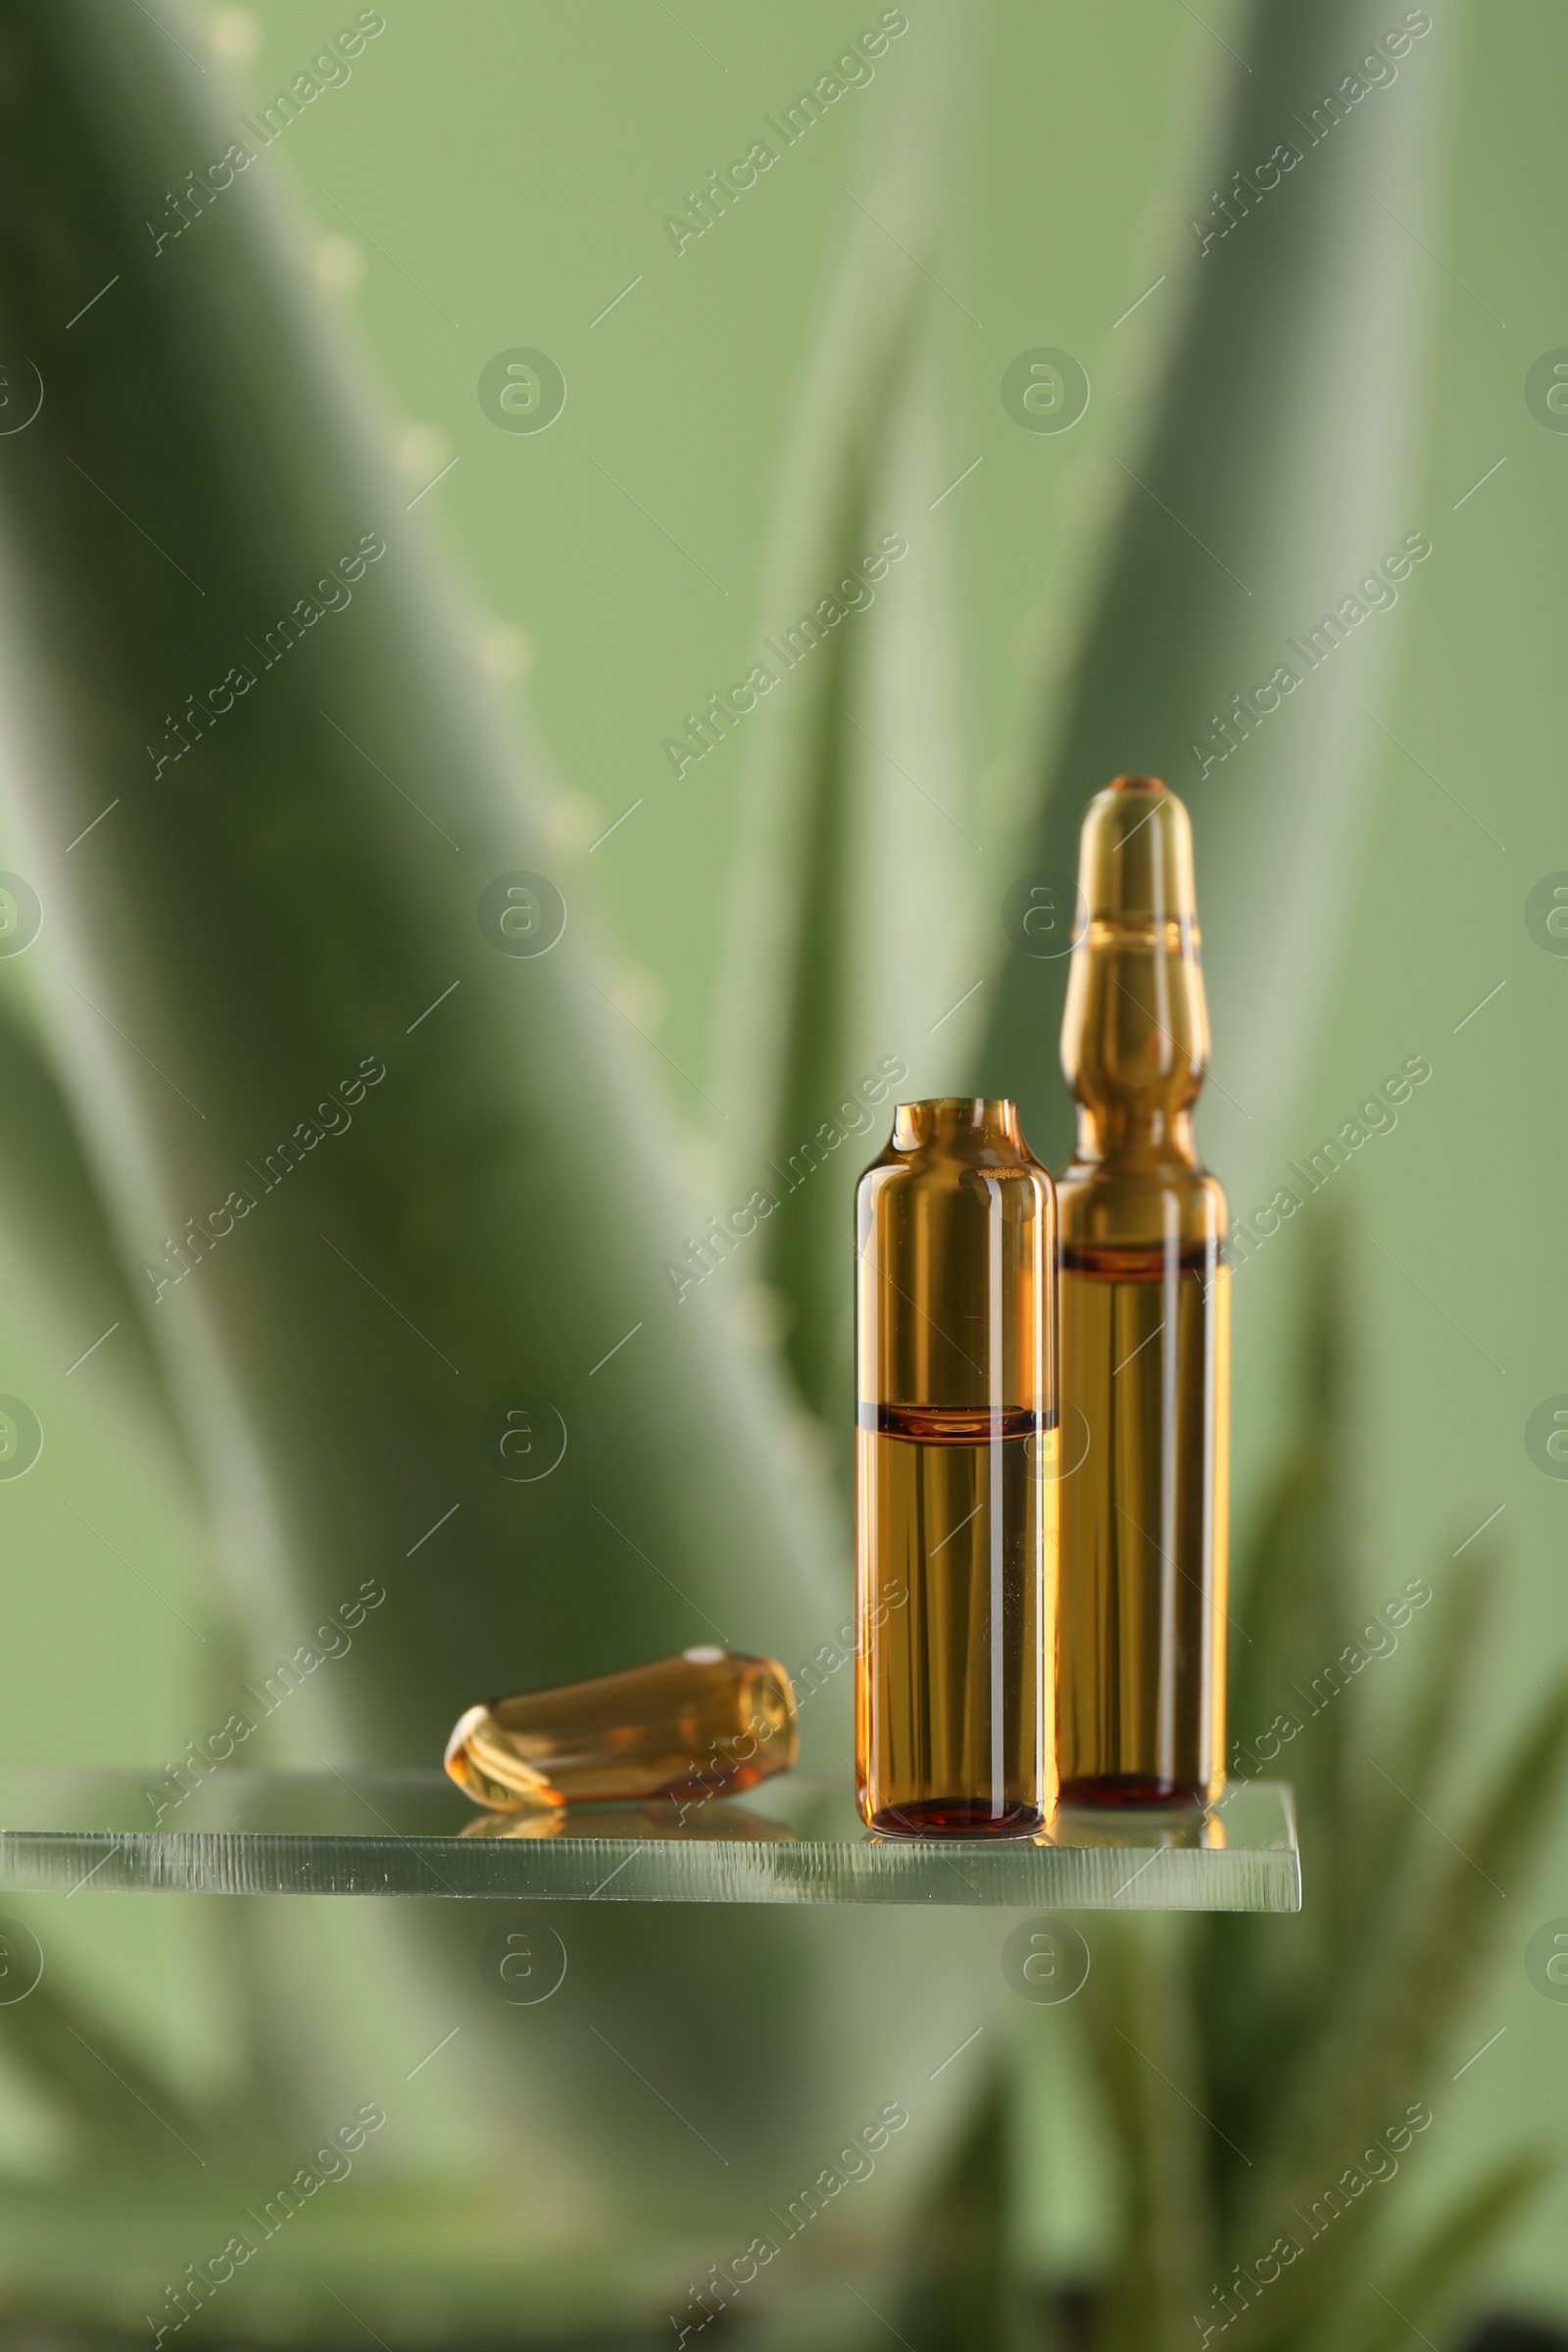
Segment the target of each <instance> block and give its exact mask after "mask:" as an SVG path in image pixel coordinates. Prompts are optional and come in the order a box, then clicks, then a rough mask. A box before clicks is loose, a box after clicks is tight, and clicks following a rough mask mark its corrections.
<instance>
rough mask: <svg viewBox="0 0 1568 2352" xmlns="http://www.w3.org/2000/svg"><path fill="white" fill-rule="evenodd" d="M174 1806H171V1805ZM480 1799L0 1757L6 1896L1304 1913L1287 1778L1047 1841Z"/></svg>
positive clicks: (778, 1792) (417, 1779) (1071, 1828)
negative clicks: (184, 1791)
mask: <svg viewBox="0 0 1568 2352" xmlns="http://www.w3.org/2000/svg"><path fill="white" fill-rule="evenodd" d="M160 1807H162V1811H161V1812H160V1811H159V1808H160ZM557 1818H558V1819H559V1822H560V1826H559V1827H557V1826H556V1822H555V1820H552V1821H550V1822H548V1823H545V1822H541V1821H540V1820H539V1818H538V1817H537V1816H528V1817H522V1816H518V1815H515V1814H499V1813H481V1812H479V1811H478V1810H477V1809H476V1808H475V1807H474V1806H472V1805H471V1804H469V1802H468V1801H467V1799H466V1797H464V1796H463V1795H462V1794H461V1793H460V1791H459V1790H458V1789H455V1788H454V1787H453V1785H452V1783H451V1782H450V1781H449V1780H447V1779H446V1777H445V1775H444V1774H441V1773H433V1772H432V1773H422V1772H368V1771H366V1772H361V1771H355V1772H344V1773H338V1772H322V1773H285V1772H250V1771H228V1770H220V1771H216V1772H214V1773H213V1774H212V1775H211V1777H210V1778H209V1779H207V1780H206V1781H204V1782H203V1783H201V1784H200V1785H199V1786H198V1787H197V1788H195V1789H192V1790H191V1792H190V1793H189V1794H188V1795H186V1796H184V1797H182V1798H180V1797H178V1795H177V1790H175V1789H172V1788H171V1786H170V1785H169V1784H168V1783H167V1782H160V1781H157V1780H155V1779H154V1778H153V1777H152V1776H149V1777H148V1778H147V1779H143V1778H142V1776H140V1775H138V1774H136V1773H131V1772H81V1771H75V1770H63V1769H44V1768H34V1769H25V1770H9V1771H0V1823H3V1824H4V1825H5V1826H4V1827H3V1828H0V1890H4V1891H7V1892H11V1893H23V1892H34V1891H39V1890H44V1889H52V1890H56V1891H65V1892H72V1891H74V1890H75V1889H77V1888H78V1887H93V1888H95V1889H102V1888H115V1889H119V1890H122V1891H124V1890H134V1891H137V1892H153V1893H169V1894H398V1895H411V1894H412V1895H458V1896H464V1897H467V1898H469V1899H473V1898H478V1897H486V1896H487V1897H490V1898H492V1899H493V1898H497V1897H504V1898H507V1899H510V1900H513V1901H517V1900H526V1901H530V1902H535V1901H600V1902H607V1903H937V1904H965V1903H968V1904H974V1903H979V1904H991V1905H1001V1906H1006V1907H1009V1908H1013V1909H1019V1910H1127V1911H1298V1910H1299V1908H1300V1902H1301V1882H1300V1866H1299V1855H1298V1852H1297V1845H1296V1817H1295V1811H1294V1808H1293V1805H1292V1801H1291V1791H1290V1789H1289V1787H1288V1786H1287V1785H1286V1784H1285V1783H1284V1782H1282V1781H1252V1782H1247V1783H1240V1784H1236V1785H1234V1786H1233V1787H1231V1788H1230V1789H1227V1791H1226V1793H1225V1795H1224V1796H1223V1797H1222V1798H1221V1799H1220V1801H1219V1802H1218V1803H1217V1804H1215V1805H1212V1806H1210V1807H1209V1808H1208V1809H1207V1811H1206V1812H1205V1811H1202V1810H1201V1809H1198V1808H1194V1809H1193V1810H1192V1811H1190V1812H1188V1811H1181V1812H1175V1813H1173V1812H1171V1811H1169V1810H1167V1811H1163V1812H1159V1811H1150V1812H1142V1813H1133V1812H1130V1811H1129V1812H1123V1813H1119V1814H1117V1815H1114V1816H1111V1817H1107V1816H1105V1815H1103V1814H1090V1813H1086V1812H1068V1811H1065V1810H1064V1811H1063V1812H1062V1813H1061V1814H1060V1815H1059V1816H1058V1818H1057V1820H1056V1822H1055V1824H1054V1827H1053V1828H1052V1830H1051V1831H1050V1833H1049V1834H1048V1835H1047V1836H1046V1837H1044V1838H1038V1839H1028V1838H1025V1839H1008V1840H1006V1841H1005V1842H1003V1843H998V1844H995V1845H991V1844H984V1843H979V1842H976V1841H973V1840H960V1839H942V1840H936V1839H927V1838H919V1839H894V1838H872V1837H870V1836H869V1835H868V1833H867V1832H866V1831H865V1829H864V1828H863V1827H862V1826H861V1824H860V1821H859V1819H858V1815H857V1814H856V1811H855V1805H854V1799H853V1796H852V1794H851V1792H850V1790H849V1789H848V1787H847V1786H839V1785H836V1784H832V1783H827V1782H821V1781H809V1780H805V1779H799V1778H795V1777H785V1778H782V1779H779V1780H776V1781H772V1782H769V1783H768V1784H767V1785H766V1787H764V1788H762V1789H757V1790H755V1791H754V1792H753V1793H752V1794H751V1795H750V1796H749V1797H748V1798H746V1799H745V1800H744V1802H738V1801H736V1800H734V1799H729V1800H726V1801H723V1802H710V1803H707V1804H702V1805H698V1806H696V1807H692V1808H689V1809H688V1811H687V1813H686V1818H685V1820H684V1821H682V1820H681V1819H680V1810H679V1808H678V1807H677V1806H676V1804H675V1803H674V1802H673V1800H671V1799H669V1798H663V1799H661V1800H660V1801H658V1802H657V1803H655V1804H652V1805H647V1806H635V1807H631V1806H609V1805H593V1806H576V1807H573V1808H572V1809H571V1811H570V1812H569V1813H568V1814H565V1815H564V1816H560V1817H557Z"/></svg>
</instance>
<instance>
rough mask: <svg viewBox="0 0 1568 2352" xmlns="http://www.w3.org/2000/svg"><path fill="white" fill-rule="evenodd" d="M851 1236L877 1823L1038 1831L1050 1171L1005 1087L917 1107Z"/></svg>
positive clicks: (862, 1683) (942, 1833)
mask: <svg viewBox="0 0 1568 2352" xmlns="http://www.w3.org/2000/svg"><path fill="white" fill-rule="evenodd" d="M856 1229H857V1230H856V1240H857V1255H858V1269H857V1296H856V1310H857V1311H856V1358H857V1405H856V1420H857V1432H856V1529H857V1555H858V1556H857V1578H858V1655H857V1662H856V1782H857V1794H858V1799H859V1806H860V1812H861V1816H862V1818H863V1819H864V1820H865V1821H866V1822H867V1823H868V1824H869V1826H870V1827H871V1828H872V1829H873V1830H879V1831H883V1832H887V1833H891V1834H894V1835H899V1834H902V1835H905V1836H909V1835H926V1836H931V1837H944V1838H976V1837H996V1836H1002V1837H1020V1836H1028V1835H1031V1834H1033V1833H1035V1832H1037V1831H1039V1830H1040V1829H1042V1828H1043V1827H1044V1826H1045V1825H1046V1823H1047V1822H1048V1821H1049V1820H1050V1818H1051V1816H1052V1813H1053V1812H1054V1807H1055V1775H1054V1744H1053V1725H1052V1721H1051V1701H1052V1686H1053V1673H1052V1664H1053V1660H1052V1652H1053V1646H1054V1605H1053V1604H1054V1584H1055V1565H1056V1521H1055V1496H1056V1486H1055V1479H1054V1466H1055V1446H1056V1413H1055V1394H1054V1390H1055V1380H1054V1347H1053V1343H1054V1331H1053V1313H1052V1265H1053V1253H1054V1240H1055V1213H1054V1200H1053V1194H1052V1184H1051V1178H1050V1177H1049V1175H1048V1174H1047V1173H1046V1170H1045V1169H1044V1168H1043V1167H1042V1166H1041V1165H1040V1163H1039V1162H1038V1160H1036V1159H1035V1158H1034V1157H1033V1156H1032V1155H1031V1153H1030V1152H1029V1149H1028V1146H1027V1145H1026V1144H1025V1143H1024V1140H1023V1137H1022V1136H1021V1134H1020V1133H1019V1131H1018V1113H1017V1110H1016V1108H1015V1107H1014V1105H1013V1104H1012V1103H1006V1102H989V1101H980V1100H977V1099H972V1098H969V1097H962V1098H957V1099H944V1100H942V1101H938V1102H929V1103H900V1105H899V1107H898V1110H897V1113H896V1115H895V1118H894V1124H893V1138H892V1141H891V1142H890V1144H889V1145H888V1148H887V1150H886V1151H885V1152H883V1154H882V1156H881V1158H880V1159H878V1160H877V1161H875V1163H874V1164H873V1165H872V1166H871V1167H869V1168H868V1169H867V1170H866V1172H865V1174H864V1175H863V1176H862V1177H861V1179H860V1183H859V1189H858V1194H857V1196H856Z"/></svg>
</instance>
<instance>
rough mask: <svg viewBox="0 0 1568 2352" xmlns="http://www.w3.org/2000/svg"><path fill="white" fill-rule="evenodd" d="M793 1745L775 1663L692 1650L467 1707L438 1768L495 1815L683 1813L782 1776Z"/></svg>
mask: <svg viewBox="0 0 1568 2352" xmlns="http://www.w3.org/2000/svg"><path fill="white" fill-rule="evenodd" d="M796 1746H797V1729H796V1718H795V1692H794V1691H793V1690H792V1688H791V1686H790V1678H789V1676H788V1675H787V1674H786V1673H785V1671H784V1669H783V1667H782V1666H781V1665H779V1663H778V1661H777V1660H776V1659H775V1658H752V1657H744V1656H741V1655H738V1654H737V1653H736V1652H735V1651H733V1650H728V1649H717V1648H699V1649H684V1650H682V1651H681V1653H680V1655H679V1656H678V1657H674V1658H657V1659H655V1661H654V1662H653V1664H652V1665H649V1666H633V1667H630V1668H628V1669H627V1670H626V1672H624V1673H622V1674H600V1675H595V1676H594V1678H593V1680H592V1681H591V1682H586V1683H564V1684H561V1685H560V1686H558V1688H556V1689H555V1690H550V1691H521V1692H519V1693H518V1694H517V1695H516V1696H515V1697H512V1698H492V1699H489V1700H487V1701H486V1702H485V1703H484V1704H483V1705H482V1706H476V1707H469V1708H467V1709H466V1711H465V1712H464V1713H463V1714H462V1715H461V1716H460V1717H459V1718H458V1722H457V1725H456V1727H455V1729H454V1731H453V1734H452V1737H451V1739H450V1740H448V1742H447V1752H446V1767H447V1771H448V1772H449V1773H450V1774H451V1776H452V1778H453V1779H454V1780H455V1781H456V1782H457V1784H458V1786H459V1788H460V1789H466V1791H467V1793H468V1795H469V1796H471V1797H473V1798H475V1799H476V1801H477V1802H478V1803H480V1804H481V1805H493V1806H495V1807H497V1808H498V1809H499V1810H501V1811H504V1812H505V1811H526V1810H539V1811H554V1810H556V1809H558V1808H560V1807H563V1806H564V1805H566V1804H603V1803H613V1802H621V1801H626V1800H635V1799H641V1798H646V1797H655V1796H674V1797H679V1798H680V1799H682V1800H683V1802H684V1803H685V1805H686V1806H687V1807H688V1809H689V1808H691V1807H695V1806H698V1805H701V1804H702V1803H704V1802H705V1801H706V1800H707V1799H708V1798H709V1797H714V1796H727V1795H729V1794H731V1793H732V1792H733V1791H735V1790H738V1789H755V1788H756V1787H757V1785H758V1783H759V1782H760V1781H765V1780H767V1779H769V1778H770V1777H771V1776H772V1775H773V1774H774V1773H775V1772H788V1770H789V1768H790V1766H791V1765H792V1764H793V1763H794V1761H795V1754H796Z"/></svg>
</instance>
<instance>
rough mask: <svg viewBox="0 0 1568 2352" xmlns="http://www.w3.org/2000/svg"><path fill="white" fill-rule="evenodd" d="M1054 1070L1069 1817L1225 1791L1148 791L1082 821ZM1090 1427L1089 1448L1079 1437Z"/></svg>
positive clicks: (1204, 1389)
mask: <svg viewBox="0 0 1568 2352" xmlns="http://www.w3.org/2000/svg"><path fill="white" fill-rule="evenodd" d="M1079 887H1080V889H1081V891H1082V894H1083V897H1084V899H1085V901H1086V902H1087V908H1088V913H1087V920H1086V921H1085V923H1084V928H1083V931H1082V935H1081V936H1080V937H1079V938H1078V940H1077V941H1076V942H1075V944H1074V947H1073V954H1072V964H1071V967H1070V971H1069V976H1068V983H1067V1005H1066V1013H1065V1017H1064V1019H1063V1022H1062V1032H1061V1061H1062V1068H1063V1070H1064V1071H1065V1073H1066V1077H1067V1083H1068V1085H1069V1086H1070V1087H1071V1089H1072V1092H1073V1095H1074V1098H1075V1100H1076V1102H1077V1103H1078V1143H1077V1148H1076V1150H1075V1152H1074V1153H1073V1157H1072V1159H1071V1161H1070V1163H1069V1165H1068V1166H1067V1168H1066V1170H1065V1172H1064V1174H1063V1175H1062V1176H1061V1177H1060V1178H1059V1180H1058V1183H1057V1188H1056V1198H1057V1204H1058V1217H1059V1233H1060V1256H1059V1279H1060V1297H1059V1309H1060V1317H1061V1324H1060V1329H1061V1401H1062V1418H1063V1442H1064V1449H1065V1452H1066V1453H1067V1454H1068V1455H1069V1456H1071V1455H1073V1454H1076V1453H1077V1452H1078V1451H1079V1449H1080V1447H1082V1446H1084V1445H1085V1443H1087V1447H1088V1450H1087V1452H1086V1453H1085V1455H1084V1458H1083V1459H1082V1461H1081V1462H1080V1463H1079V1465H1078V1467H1077V1468H1076V1469H1075V1470H1074V1471H1073V1473H1072V1475H1071V1476H1070V1477H1065V1478H1063V1480H1062V1483H1061V1487H1060V1491H1059V1510H1060V1543H1061V1582H1060V1622H1059V1644H1060V1648H1059V1659H1060V1664H1059V1684H1058V1727H1059V1740H1060V1747H1059V1761H1060V1770H1061V1795H1062V1800H1063V1802H1076V1803H1107V1804H1116V1803H1121V1804H1159V1803H1168V1802H1172V1801H1181V1800H1187V1801H1192V1800H1193V1799H1195V1798H1196V1799H1201V1800H1204V1801H1206V1800H1208V1799H1209V1798H1211V1797H1213V1796H1214V1795H1216V1794H1217V1793H1218V1791H1219V1789H1220V1787H1221V1785H1222V1783H1223V1780H1224V1757H1225V1644H1224V1632H1225V1625H1226V1615H1225V1597H1226V1574H1227V1562H1228V1547H1229V1456H1230V1270H1229V1268H1228V1266H1227V1265H1226V1263H1225V1261H1224V1234H1225V1230H1226V1206H1225V1195H1224V1192H1223V1191H1222V1189H1221V1187H1220V1186H1219V1185H1218V1184H1217V1183H1216V1182H1215V1180H1214V1178H1213V1177H1212V1176H1209V1175H1207V1174H1206V1173H1205V1172H1204V1170H1203V1169H1202V1168H1201V1166H1200V1165H1199V1161H1198V1157H1197V1154H1196V1152H1195V1151H1194V1148H1193V1138H1192V1106H1193V1103H1194V1102H1195V1100H1196V1098H1197V1095H1198V1091H1199V1088H1200V1087H1201V1084H1202V1082H1203V1077H1204V1073H1205V1071H1206V1069H1207V1066H1208V1012H1207V1007H1206V1005H1205V1004H1204V999H1203V978H1202V971H1201V964H1200V955H1199V951H1200V936H1199V928H1198V909H1197V900H1196V895H1195V892H1194V887H1193V847H1192V829H1191V826H1190V825H1189V823H1188V817H1187V811H1186V809H1184V808H1183V806H1182V804H1181V802H1180V801H1179V800H1178V799H1177V798H1176V796H1175V794H1174V793H1172V792H1168V791H1167V790H1166V789H1165V787H1164V785H1163V784H1161V783H1159V782H1158V781H1157V780H1156V779H1155V778H1154V777H1152V776H1118V777H1117V778H1116V780H1115V782H1114V783H1113V784H1111V785H1109V786H1107V788H1106V789H1105V790H1104V791H1103V792H1102V793H1100V794H1098V795H1097V796H1096V798H1095V799H1094V800H1093V801H1092V802H1091V803H1090V806H1089V809H1088V812H1087V814H1086V815H1085V818H1084V826H1083V839H1082V849H1081V858H1080V866H1079ZM1085 1424H1087V1429H1086V1428H1085V1426H1084V1425H1085Z"/></svg>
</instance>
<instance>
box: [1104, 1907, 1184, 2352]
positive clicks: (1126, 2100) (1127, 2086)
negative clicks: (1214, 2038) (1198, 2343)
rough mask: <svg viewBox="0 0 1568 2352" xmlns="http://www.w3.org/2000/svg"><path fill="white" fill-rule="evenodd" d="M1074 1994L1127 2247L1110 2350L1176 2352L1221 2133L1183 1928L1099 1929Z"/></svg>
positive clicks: (1113, 2292) (1160, 1924)
mask: <svg viewBox="0 0 1568 2352" xmlns="http://www.w3.org/2000/svg"><path fill="white" fill-rule="evenodd" d="M1095 1930H1096V1932H1093V1933H1092V1934H1091V1937H1090V1941H1091V1944H1092V1947H1093V1953H1094V1961H1093V1966H1092V1968H1091V1970H1090V1976H1089V1982H1088V1984H1087V1985H1085V1986H1084V1990H1083V1993H1082V1994H1081V1995H1080V1996H1079V1997H1080V1999H1081V2000H1082V2001H1083V2002H1084V2004H1085V2010H1084V2015H1083V2018H1082V2019H1081V2020H1080V2021H1079V2022H1080V2026H1081V2029H1082V2030H1083V2031H1084V2032H1085V2033H1086V2034H1087V2035H1088V2037H1089V2042H1090V2046H1091V2048H1092V2049H1093V2051H1094V2054H1095V2059H1096V2063H1097V2066H1098V2070H1099V2074H1100V2080H1101V2083H1102V2086H1103V2095H1104V2102H1105V2108H1106V2113H1107V2117H1108V2120H1109V2123H1110V2126H1111V2131H1112V2135H1113V2139H1114V2143H1115V2147H1116V2153H1117V2157H1118V2160H1119V2164H1120V2170H1121V2175H1122V2183H1121V2185H1122V2198H1123V2226H1124V2230H1125V2242H1126V2243H1127V2244H1128V2245H1130V2246H1133V2247H1136V2248H1137V2254H1136V2256H1135V2258H1134V2259H1133V2260H1131V2261H1123V2262H1120V2263H1118V2264H1117V2266H1116V2270H1115V2273H1114V2277H1113V2281H1112V2283H1111V2286H1110V2290H1109V2293H1108V2296H1107V2298H1106V2302H1105V2307H1104V2344H1105V2347H1106V2352H1176V2347H1177V2346H1178V2345H1184V2344H1185V2343H1186V2342H1187V2341H1188V2340H1189V2329H1190V2327H1191V2321H1190V2319H1189V2318H1188V2314H1189V2312H1190V2311H1191V2310H1192V2308H1193V2305H1194V2302H1195V2301H1196V2299H1197V2294H1198V2286H1199V2281H1200V2280H1201V2277H1202V2272H1203V2266H1204V2262H1205V2259H1206V2257H1207V2255H1208V2251H1209V2241H1210V2238H1211V2234H1212V2208H1211V2206H1210V2203H1209V2200H1208V2197H1207V2194H1206V2190H1205V2182H1206V2180H1207V2178H1208V2176H1209V2174H1210V2173H1211V2171H1212V2165H1213V2145H1212V2143H1213V2142H1214V2140H1215V2138H1216V2133H1217V2127H1216V2126H1215V2125H1214V2124H1213V2123H1212V2122H1211V2120H1210V2117H1209V2114H1208V2112H1207V2101H1206V2098H1205V2095H1204V2090H1205V2086H1204V2083H1203V2079H1202V2078H1203V2053H1202V2050H1201V2045H1200V2043H1199V2041H1198V2038H1197V2034H1196V2020H1195V2017H1194V2014H1193V2006H1192V2001H1191V1996H1190V1993H1189V1990H1188V1985H1187V1975H1188V1970H1189V1968H1190V1967H1191V1965H1192V1963H1191V1959H1190V1956H1189V1952H1188V1949H1187V1945H1188V1944H1189V1942H1190V1938H1189V1937H1188V1936H1187V1935H1186V1933H1185V1923H1183V1922H1173V1921H1170V1920H1125V1921H1123V1920H1112V1919H1106V1920H1104V1921H1103V1922H1100V1921H1097V1922H1096V1923H1095Z"/></svg>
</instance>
